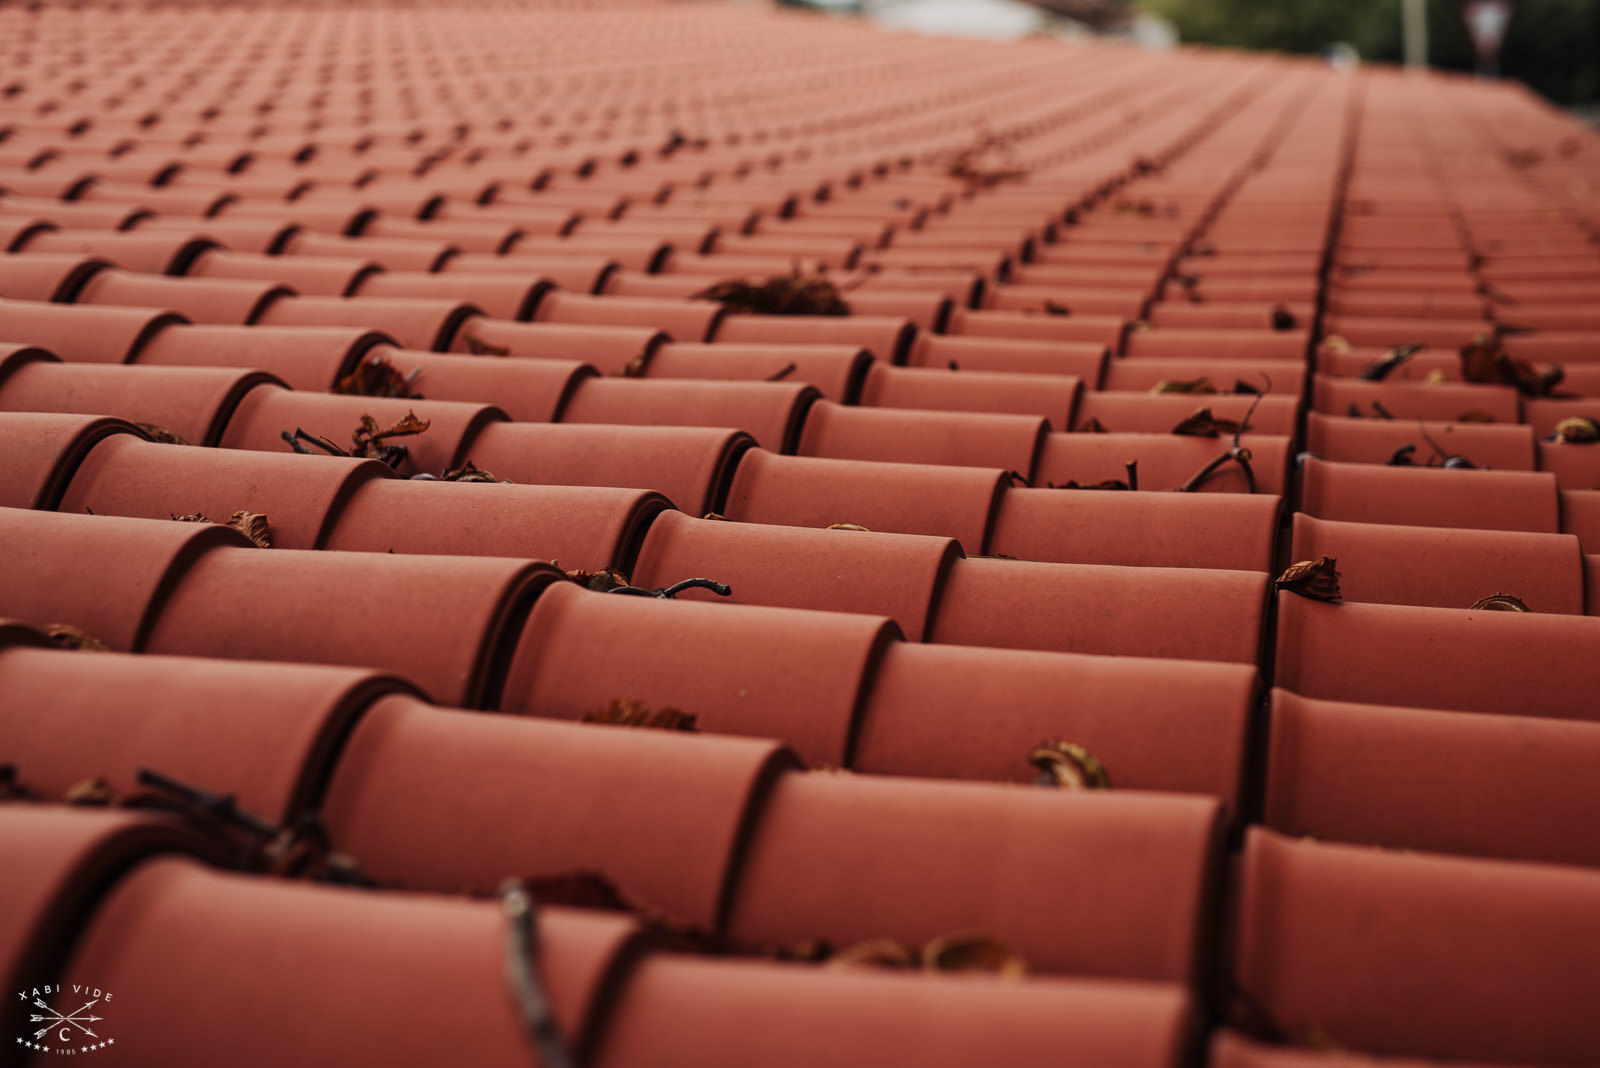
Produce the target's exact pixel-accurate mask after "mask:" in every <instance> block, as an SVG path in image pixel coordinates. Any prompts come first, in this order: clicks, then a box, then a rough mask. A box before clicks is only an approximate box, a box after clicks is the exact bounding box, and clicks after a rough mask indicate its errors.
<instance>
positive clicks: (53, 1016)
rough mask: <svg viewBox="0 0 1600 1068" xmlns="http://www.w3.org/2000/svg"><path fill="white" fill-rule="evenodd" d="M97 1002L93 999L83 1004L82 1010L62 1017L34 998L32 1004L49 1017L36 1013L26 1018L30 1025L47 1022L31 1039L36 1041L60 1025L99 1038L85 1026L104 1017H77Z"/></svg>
mask: <svg viewBox="0 0 1600 1068" xmlns="http://www.w3.org/2000/svg"><path fill="white" fill-rule="evenodd" d="M99 1000H100V999H99V998H95V999H94V1001H91V1002H88V1003H87V1004H85V1005H84V1006H83V1008H81V1009H75V1010H73V1011H72V1012H71V1013H70V1014H68V1015H66V1016H63V1015H62V1014H61V1013H59V1012H57V1011H56V1010H55V1009H52V1008H51V1007H50V1006H48V1005H46V1004H45V1003H44V1002H43V1001H41V1000H40V999H39V998H34V999H33V1003H34V1004H35V1005H37V1006H39V1007H40V1008H41V1009H43V1010H44V1011H45V1012H48V1013H49V1014H50V1015H49V1016H40V1015H39V1014H38V1013H34V1014H33V1015H31V1016H29V1017H28V1020H29V1022H30V1023H38V1022H39V1021H41V1020H45V1021H48V1022H47V1023H46V1024H45V1025H44V1026H43V1027H41V1028H39V1030H37V1031H35V1032H34V1033H33V1037H34V1038H36V1039H38V1038H43V1037H44V1035H45V1032H47V1031H49V1030H51V1029H52V1028H54V1027H57V1026H59V1025H60V1024H71V1025H72V1026H73V1027H76V1028H77V1029H78V1030H80V1031H82V1032H83V1033H84V1034H86V1035H88V1036H89V1037H90V1038H99V1037H100V1036H99V1035H97V1034H95V1033H94V1032H93V1031H91V1030H89V1028H88V1027H86V1026H85V1024H91V1023H94V1022H95V1021H96V1020H103V1019H105V1017H104V1016H81V1015H79V1014H80V1013H85V1012H88V1011H89V1010H90V1009H92V1008H94V1005H95V1002H96V1001H99Z"/></svg>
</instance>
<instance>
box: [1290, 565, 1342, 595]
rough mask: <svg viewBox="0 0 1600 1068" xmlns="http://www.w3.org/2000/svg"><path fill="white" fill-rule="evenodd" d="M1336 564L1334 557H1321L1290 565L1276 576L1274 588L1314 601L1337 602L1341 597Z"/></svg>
mask: <svg viewBox="0 0 1600 1068" xmlns="http://www.w3.org/2000/svg"><path fill="white" fill-rule="evenodd" d="M1338 563H1339V561H1338V560H1337V559H1336V558H1335V557H1332V556H1321V557H1318V558H1317V559H1315V560H1302V561H1300V562H1299V563H1297V564H1291V565H1290V566H1289V568H1288V570H1286V571H1284V573H1283V574H1281V575H1279V576H1278V581H1277V583H1276V586H1277V588H1278V589H1280V590H1288V591H1289V592H1290V593H1297V594H1299V595H1300V596H1301V597H1309V598H1311V599H1312V600H1316V601H1337V600H1339V599H1340V596H1341V595H1340V593H1339V568H1338V566H1337V565H1338Z"/></svg>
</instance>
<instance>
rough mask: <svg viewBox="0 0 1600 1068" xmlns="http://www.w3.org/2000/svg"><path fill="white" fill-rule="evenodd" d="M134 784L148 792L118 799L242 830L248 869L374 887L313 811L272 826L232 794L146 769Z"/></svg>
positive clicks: (243, 857) (129, 804)
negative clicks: (335, 845) (340, 850)
mask: <svg viewBox="0 0 1600 1068" xmlns="http://www.w3.org/2000/svg"><path fill="white" fill-rule="evenodd" d="M138 782H139V785H141V786H145V787H150V788H151V790H152V792H151V793H149V794H146V795H134V796H132V797H129V798H125V799H123V801H122V804H123V805H124V806H125V807H133V808H147V807H163V808H173V807H176V808H177V810H178V811H179V812H182V813H185V814H187V815H189V816H191V817H196V818H201V819H204V820H210V821H212V822H213V823H214V824H216V825H219V826H220V827H221V828H222V829H223V830H224V831H227V832H239V833H243V834H244V835H245V837H246V839H247V841H246V842H245V843H244V844H243V846H242V848H241V855H240V861H239V862H240V865H241V866H242V867H244V868H246V869H248V870H252V871H257V872H261V873H263V874H267V875H276V876H280V877H283V878H288V879H306V880H311V881H314V882H322V883H336V884H339V885H344V886H371V885H373V882H372V880H370V879H368V878H367V877H366V875H364V874H363V873H362V871H361V869H360V868H359V867H358V866H357V865H356V863H355V861H353V860H351V859H350V858H349V857H348V856H346V855H344V854H342V853H337V852H335V851H334V849H333V841H332V838H331V837H330V836H329V834H328V829H327V827H326V826H325V825H324V824H323V822H322V821H321V820H320V819H319V818H318V817H317V816H316V815H315V814H312V813H305V814H302V815H301V817H300V818H299V820H298V821H297V822H296V823H295V824H294V825H293V826H286V827H277V826H274V825H273V824H271V823H268V822H267V821H266V820H264V819H262V818H261V817H260V816H258V815H256V814H255V813H253V812H251V811H250V810H249V809H246V808H242V807H240V805H239V804H238V801H237V800H236V799H235V797H234V795H232V794H214V793H212V792H211V791H209V790H205V789H202V788H201V787H198V786H192V785H190V784H189V783H186V782H182V781H181V780H178V779H174V778H172V777H171V776H168V775H163V774H161V773H160V772H158V771H152V770H150V769H149V768H140V769H139V772H138ZM174 802H176V804H174Z"/></svg>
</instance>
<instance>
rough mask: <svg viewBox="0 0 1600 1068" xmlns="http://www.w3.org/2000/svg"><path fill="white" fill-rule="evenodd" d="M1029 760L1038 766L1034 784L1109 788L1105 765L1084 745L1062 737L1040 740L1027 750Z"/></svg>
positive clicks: (1070, 787)
mask: <svg viewBox="0 0 1600 1068" xmlns="http://www.w3.org/2000/svg"><path fill="white" fill-rule="evenodd" d="M1028 763H1030V764H1032V765H1033V766H1034V767H1035V768H1038V769H1039V774H1038V776H1037V777H1036V778H1035V779H1034V780H1033V781H1034V783H1035V785H1038V786H1050V787H1055V788H1058V789H1063V790H1106V789H1110V787H1111V776H1110V775H1108V774H1107V773H1106V769H1105V765H1104V764H1101V763H1100V761H1099V760H1097V759H1096V758H1095V756H1094V754H1093V753H1091V752H1089V750H1087V749H1085V748H1084V747H1083V746H1081V745H1076V744H1074V743H1072V742H1064V741H1060V740H1056V741H1045V742H1040V743H1039V744H1038V745H1036V746H1034V747H1033V750H1032V751H1031V752H1029V753H1028Z"/></svg>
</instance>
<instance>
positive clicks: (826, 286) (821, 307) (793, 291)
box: [693, 267, 850, 315]
mask: <svg viewBox="0 0 1600 1068" xmlns="http://www.w3.org/2000/svg"><path fill="white" fill-rule="evenodd" d="M693 299H695V300H714V301H716V302H717V303H718V304H721V305H722V306H723V307H724V308H727V309H728V310H729V311H732V312H739V313H743V314H747V315H849V314H850V305H849V304H847V303H846V302H845V299H844V297H843V296H841V295H840V292H839V287H838V286H836V285H834V284H833V281H832V280H831V279H829V278H828V277H827V276H826V275H824V274H823V273H822V272H820V271H819V272H816V273H814V274H805V273H803V272H802V271H801V270H800V269H799V268H798V267H796V268H795V269H794V271H793V272H791V273H790V274H786V275H782V274H780V275H774V276H772V277H771V278H768V279H767V280H766V281H765V282H762V283H760V284H756V283H752V282H748V281H746V280H744V279H735V280H732V281H726V282H718V283H717V284H716V285H714V286H711V287H709V288H707V289H702V290H701V291H700V292H698V293H696V294H694V297H693Z"/></svg>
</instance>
